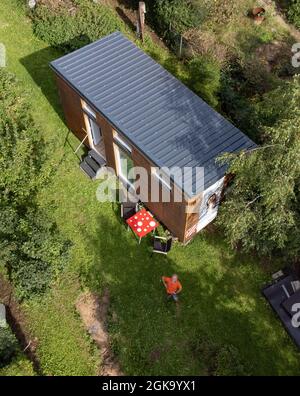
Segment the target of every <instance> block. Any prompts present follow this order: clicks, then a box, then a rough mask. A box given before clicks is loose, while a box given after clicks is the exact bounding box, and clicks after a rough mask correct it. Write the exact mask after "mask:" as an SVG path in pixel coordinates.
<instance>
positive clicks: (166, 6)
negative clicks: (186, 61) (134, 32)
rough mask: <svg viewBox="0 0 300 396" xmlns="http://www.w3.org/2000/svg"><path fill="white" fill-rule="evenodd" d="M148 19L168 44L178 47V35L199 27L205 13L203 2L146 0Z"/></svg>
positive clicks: (191, 0)
mask: <svg viewBox="0 0 300 396" xmlns="http://www.w3.org/2000/svg"><path fill="white" fill-rule="evenodd" d="M146 3H148V11H147V18H148V21H149V22H150V23H151V25H152V26H153V28H154V30H155V31H156V32H157V33H158V34H159V35H161V36H162V37H163V38H164V39H165V40H166V41H167V42H168V44H169V45H170V46H171V47H172V48H174V50H175V49H176V50H177V49H178V46H179V40H180V35H182V34H183V33H184V32H186V31H187V30H189V29H191V28H195V27H199V26H200V25H201V24H202V22H203V21H204V19H205V17H206V15H207V8H206V6H205V4H203V3H202V2H201V3H200V2H199V1H196V0H188V1H186V0H156V1H153V0H148V2H146Z"/></svg>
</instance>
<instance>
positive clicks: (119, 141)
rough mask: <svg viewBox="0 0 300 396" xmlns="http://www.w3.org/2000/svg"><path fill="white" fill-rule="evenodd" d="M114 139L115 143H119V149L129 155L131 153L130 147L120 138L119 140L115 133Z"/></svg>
mask: <svg viewBox="0 0 300 396" xmlns="http://www.w3.org/2000/svg"><path fill="white" fill-rule="evenodd" d="M114 139H115V140H116V142H118V143H119V145H120V146H121V147H123V148H124V149H125V151H128V152H129V153H131V152H132V149H131V147H130V146H129V145H128V144H127V143H126V142H125V141H124V140H123V139H122V138H120V136H119V135H118V134H117V133H114Z"/></svg>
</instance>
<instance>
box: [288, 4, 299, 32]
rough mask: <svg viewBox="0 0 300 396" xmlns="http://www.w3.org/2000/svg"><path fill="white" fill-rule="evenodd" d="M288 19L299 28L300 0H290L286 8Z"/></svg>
mask: <svg viewBox="0 0 300 396" xmlns="http://www.w3.org/2000/svg"><path fill="white" fill-rule="evenodd" d="M288 19H289V21H290V22H291V23H293V24H294V25H295V26H296V27H297V28H298V29H300V0H291V4H290V6H289V9H288Z"/></svg>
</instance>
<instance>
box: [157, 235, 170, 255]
mask: <svg viewBox="0 0 300 396" xmlns="http://www.w3.org/2000/svg"><path fill="white" fill-rule="evenodd" d="M171 247H172V238H169V239H167V238H165V237H159V236H154V239H153V251H152V254H153V253H160V254H165V255H166V254H168V252H169V251H170V250H171Z"/></svg>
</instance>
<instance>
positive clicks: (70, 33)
mask: <svg viewBox="0 0 300 396" xmlns="http://www.w3.org/2000/svg"><path fill="white" fill-rule="evenodd" d="M72 2H73V4H74V7H73V8H72V9H71V10H70V9H69V8H68V6H67V5H65V6H60V8H59V9H53V8H51V7H50V6H48V5H46V4H40V5H38V6H37V7H36V8H35V9H34V10H33V11H32V12H31V14H30V15H31V18H32V20H33V31H34V33H35V35H36V36H37V37H39V38H40V39H41V40H43V41H45V42H46V43H48V44H50V45H52V46H53V47H57V48H59V49H60V50H62V51H64V52H70V51H73V50H75V49H78V48H80V47H82V46H84V45H86V44H89V43H91V42H92V41H95V40H97V39H99V38H101V37H104V36H106V35H108V34H110V33H113V32H114V31H116V30H120V31H124V30H125V25H124V23H123V22H122V21H121V20H120V18H119V17H118V16H117V15H115V13H114V12H113V11H112V10H111V9H110V8H108V7H107V6H104V5H101V4H95V3H93V2H91V1H87V0H72Z"/></svg>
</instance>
